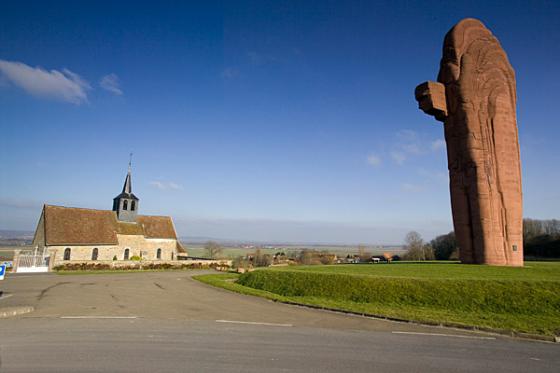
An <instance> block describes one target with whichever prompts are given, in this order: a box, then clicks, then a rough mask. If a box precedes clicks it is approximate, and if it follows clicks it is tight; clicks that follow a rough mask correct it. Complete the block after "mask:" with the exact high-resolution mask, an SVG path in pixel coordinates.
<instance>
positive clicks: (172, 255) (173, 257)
mask: <svg viewBox="0 0 560 373" xmlns="http://www.w3.org/2000/svg"><path fill="white" fill-rule="evenodd" d="M173 259H175V253H173V252H171V260H173Z"/></svg>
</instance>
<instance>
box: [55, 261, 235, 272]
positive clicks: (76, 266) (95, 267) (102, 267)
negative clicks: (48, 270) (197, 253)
mask: <svg viewBox="0 0 560 373" xmlns="http://www.w3.org/2000/svg"><path fill="white" fill-rule="evenodd" d="M218 267H220V268H223V267H227V266H224V265H223V264H218V263H210V264H206V263H181V264H180V265H177V264H171V263H142V262H137V263H131V264H127V265H111V264H106V263H86V262H83V263H64V264H60V265H57V266H55V267H54V268H53V269H54V270H55V271H116V272H118V271H138V270H173V269H176V270H181V269H216V268H218Z"/></svg>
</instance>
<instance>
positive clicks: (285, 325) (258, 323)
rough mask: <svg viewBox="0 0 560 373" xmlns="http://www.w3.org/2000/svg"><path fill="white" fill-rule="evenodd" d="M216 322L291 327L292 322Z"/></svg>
mask: <svg viewBox="0 0 560 373" xmlns="http://www.w3.org/2000/svg"><path fill="white" fill-rule="evenodd" d="M216 322H221V323H229V324H247V325H265V326H283V327H287V328H291V327H292V326H293V325H292V324H275V323H270V322H255V321H234V320H216Z"/></svg>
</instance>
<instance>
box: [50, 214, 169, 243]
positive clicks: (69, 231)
mask: <svg viewBox="0 0 560 373" xmlns="http://www.w3.org/2000/svg"><path fill="white" fill-rule="evenodd" d="M43 218H44V228H45V242H46V244H47V245H117V244H118V240H117V234H123V235H143V236H145V237H146V238H165V239H177V234H176V232H175V227H174V225H173V220H171V217H169V216H147V215H138V216H137V221H136V222H130V223H129V222H121V221H118V220H117V215H116V213H115V212H114V211H110V210H94V209H85V208H76V207H63V206H52V205H45V206H44V208H43Z"/></svg>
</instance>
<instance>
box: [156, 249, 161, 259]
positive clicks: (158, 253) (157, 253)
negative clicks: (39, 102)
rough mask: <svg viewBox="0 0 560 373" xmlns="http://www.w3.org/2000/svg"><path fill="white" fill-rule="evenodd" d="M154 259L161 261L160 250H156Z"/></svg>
mask: <svg viewBox="0 0 560 373" xmlns="http://www.w3.org/2000/svg"><path fill="white" fill-rule="evenodd" d="M156 258H158V259H161V249H157V252H156Z"/></svg>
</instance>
